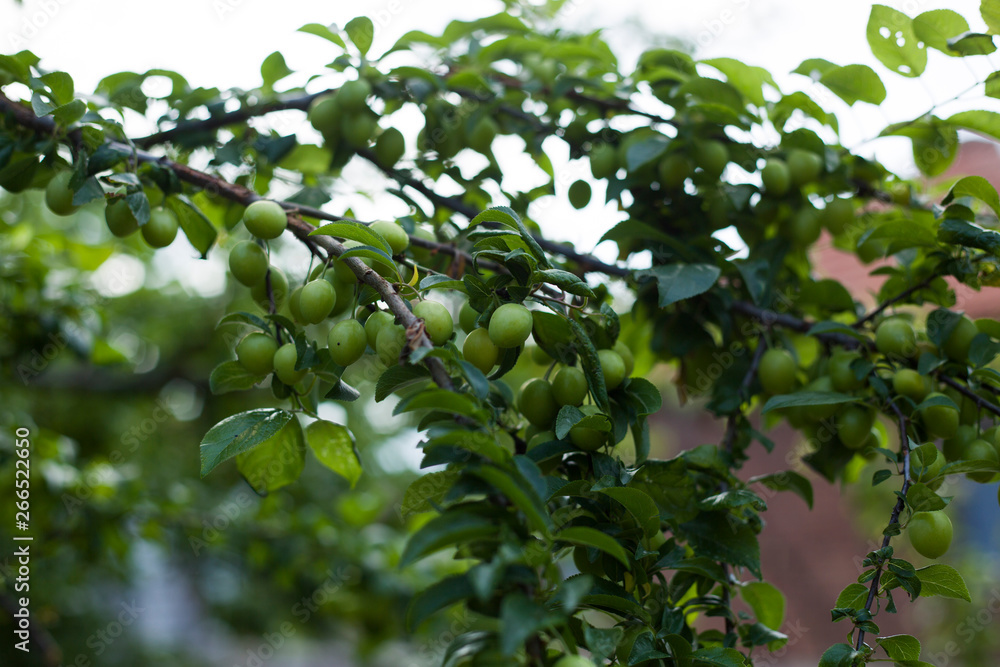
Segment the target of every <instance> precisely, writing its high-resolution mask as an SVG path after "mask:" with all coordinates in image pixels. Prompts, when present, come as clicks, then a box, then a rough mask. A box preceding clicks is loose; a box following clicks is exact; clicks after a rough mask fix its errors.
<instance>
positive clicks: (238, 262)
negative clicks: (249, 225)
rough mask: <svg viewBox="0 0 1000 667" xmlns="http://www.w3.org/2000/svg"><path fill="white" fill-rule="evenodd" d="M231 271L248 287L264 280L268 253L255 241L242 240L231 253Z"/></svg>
mask: <svg viewBox="0 0 1000 667" xmlns="http://www.w3.org/2000/svg"><path fill="white" fill-rule="evenodd" d="M229 272H230V273H232V274H233V278H236V280H238V281H239V282H241V283H243V284H244V285H246V286H247V287H253V286H254V285H256V284H257V283H259V282H260V281H262V280H264V274H266V273H267V253H265V252H264V249H263V248H261V247H260V246H259V245H257V244H256V243H254V242H253V241H240V242H239V243H237V244H236V245H235V246H233V249H232V250H231V251H230V253H229Z"/></svg>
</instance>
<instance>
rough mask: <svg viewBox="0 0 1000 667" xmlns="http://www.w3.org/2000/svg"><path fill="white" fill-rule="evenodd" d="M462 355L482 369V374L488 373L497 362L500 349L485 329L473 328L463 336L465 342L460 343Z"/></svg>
mask: <svg viewBox="0 0 1000 667" xmlns="http://www.w3.org/2000/svg"><path fill="white" fill-rule="evenodd" d="M462 356H463V357H465V360H466V361H468V362H469V363H470V364H472V365H473V366H475V367H476V368H478V369H479V370H480V371H482V372H483V374H484V375H489V372H490V371H491V370H493V367H494V366H495V365H496V363H497V359H498V358H499V356H500V350H499V349H498V348H497V346H496V345H494V344H493V340H492V339H491V338H490V334H489V332H488V331H487V330H486V329H475V330H474V331H473V332H472V333H470V334H469V335H468V336H466V337H465V343H463V344H462Z"/></svg>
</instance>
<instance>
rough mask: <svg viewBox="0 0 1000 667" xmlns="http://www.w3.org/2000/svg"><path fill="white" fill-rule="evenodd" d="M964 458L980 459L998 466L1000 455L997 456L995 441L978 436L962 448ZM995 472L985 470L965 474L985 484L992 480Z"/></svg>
mask: <svg viewBox="0 0 1000 667" xmlns="http://www.w3.org/2000/svg"><path fill="white" fill-rule="evenodd" d="M962 459H963V460H965V461H980V462H982V463H987V464H990V465H992V466H993V467H994V468H995V467H996V466H997V463H998V462H1000V457H998V456H997V450H996V448H995V447H994V446H993V443H991V442H987V441H986V440H983V439H981V438H977V439H975V440H973V441H972V442H969V443H968V444H966V445H965V447H964V448H963V449H962ZM995 474H996V473H995V472H993V471H991V470H984V471H982V472H970V473H966V474H965V476H966V477H968V478H969V479H971V480H972V481H973V482H979V483H980V484H985V483H987V482H989V481H991V480H992V479H993V476H994V475H995Z"/></svg>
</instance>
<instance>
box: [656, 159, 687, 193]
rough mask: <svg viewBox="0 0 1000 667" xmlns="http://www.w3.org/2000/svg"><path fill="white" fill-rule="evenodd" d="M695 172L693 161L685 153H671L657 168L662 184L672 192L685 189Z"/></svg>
mask: <svg viewBox="0 0 1000 667" xmlns="http://www.w3.org/2000/svg"><path fill="white" fill-rule="evenodd" d="M693 171H694V167H693V166H692V165H691V160H690V159H688V157H687V156H686V155H684V154H683V153H670V154H669V155H667V156H666V157H664V158H663V159H662V160H660V164H659V165H658V167H657V172H658V174H659V178H660V183H661V184H662V185H663V187H665V188H668V189H671V190H677V189H679V188H681V187H683V186H684V183H685V181H687V179H689V178H690V177H691V173H692V172H693Z"/></svg>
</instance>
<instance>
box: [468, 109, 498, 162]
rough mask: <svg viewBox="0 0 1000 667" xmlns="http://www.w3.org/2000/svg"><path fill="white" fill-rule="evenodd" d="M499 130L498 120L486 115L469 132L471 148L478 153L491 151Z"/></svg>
mask: <svg viewBox="0 0 1000 667" xmlns="http://www.w3.org/2000/svg"><path fill="white" fill-rule="evenodd" d="M499 131H500V128H499V127H497V124H496V121H494V120H493V119H492V118H490V117H488V116H486V117H484V118H482V119H480V120H479V121H478V122H477V123H476V125H475V127H473V128H472V131H471V132H469V137H468V142H469V148H471V149H472V150H474V151H476V152H477V153H483V154H486V153H489V151H490V148H491V147H492V146H493V140H494V139H495V138H496V136H497V132H499Z"/></svg>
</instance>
